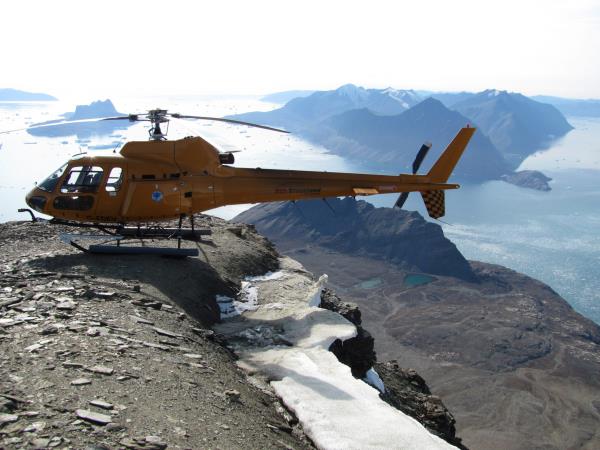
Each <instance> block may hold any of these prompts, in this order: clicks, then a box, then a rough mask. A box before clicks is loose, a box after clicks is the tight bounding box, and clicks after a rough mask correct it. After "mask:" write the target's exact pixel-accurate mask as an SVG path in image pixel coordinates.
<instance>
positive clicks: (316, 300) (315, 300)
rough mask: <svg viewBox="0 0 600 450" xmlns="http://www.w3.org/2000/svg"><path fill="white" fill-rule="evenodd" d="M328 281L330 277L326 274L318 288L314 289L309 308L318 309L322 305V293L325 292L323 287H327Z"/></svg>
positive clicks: (318, 281)
mask: <svg viewBox="0 0 600 450" xmlns="http://www.w3.org/2000/svg"><path fill="white" fill-rule="evenodd" d="M328 279H329V277H328V276H327V274H325V273H324V274H323V275H321V276H320V277H319V279H318V280H317V283H316V286H315V288H314V289H313V291H314V293H313V294H312V296H311V297H310V300H309V301H308V306H313V307H318V306H319V305H321V292H323V286H325V284H326V283H327V280H328Z"/></svg>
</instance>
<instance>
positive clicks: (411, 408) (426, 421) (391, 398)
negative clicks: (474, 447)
mask: <svg viewBox="0 0 600 450" xmlns="http://www.w3.org/2000/svg"><path fill="white" fill-rule="evenodd" d="M374 368H375V370H376V371H377V374H378V375H379V377H380V378H381V380H382V381H383V384H384V385H385V392H384V393H382V394H381V398H382V399H383V400H385V401H386V402H388V403H389V404H390V405H392V406H393V407H394V408H398V409H399V410H401V411H402V412H404V413H406V414H408V415H410V416H411V417H413V418H415V419H416V420H418V421H419V422H421V423H422V424H423V425H424V426H425V427H426V428H427V429H428V430H429V431H431V432H432V433H435V434H437V435H438V436H440V437H441V438H442V439H444V440H445V441H447V442H449V443H450V444H452V445H455V446H456V447H458V448H461V449H466V447H465V446H464V445H463V444H462V441H461V439H460V438H459V437H457V436H456V428H455V424H456V420H454V416H453V415H452V414H451V413H450V411H448V408H446V406H445V405H444V403H443V402H442V400H441V399H440V397H438V396H436V395H432V394H431V392H430V391H429V387H428V386H427V383H425V380H424V379H423V378H422V377H421V376H420V375H419V374H418V373H417V372H416V371H415V370H413V369H404V368H402V367H400V366H399V364H398V362H397V361H388V362H383V363H376V364H375V366H374Z"/></svg>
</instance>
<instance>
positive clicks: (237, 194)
mask: <svg viewBox="0 0 600 450" xmlns="http://www.w3.org/2000/svg"><path fill="white" fill-rule="evenodd" d="M463 130H466V129H463ZM473 131H474V130H473V129H471V131H469V132H468V133H466V134H467V135H468V136H467V137H466V142H465V143H464V145H466V143H467V142H468V140H469V139H470V137H471V135H472V132H473ZM461 152H462V150H461ZM229 156H231V154H229ZM228 159H229V158H225V159H224V158H223V154H220V153H219V151H218V150H217V149H216V148H215V147H214V146H212V145H211V144H210V143H209V142H207V141H206V140H204V139H202V138H200V137H190V138H185V139H179V140H173V141H167V140H160V141H159V140H152V141H133V142H128V143H126V144H125V145H124V146H123V148H122V149H121V151H120V153H119V154H114V155H109V156H92V155H88V154H83V155H80V156H77V157H74V158H72V159H70V160H69V161H68V163H67V164H66V165H65V166H63V167H61V168H60V169H59V170H58V171H57V172H55V173H54V174H52V175H51V176H50V177H48V178H47V179H46V180H44V181H43V182H41V183H40V184H39V185H38V186H36V188H34V189H33V190H32V191H31V192H30V193H29V194H28V195H27V197H26V201H27V204H28V205H29V206H30V207H31V208H33V209H35V210H36V211H38V212H40V213H43V214H47V215H50V216H52V217H55V218H59V219H63V220H70V221H76V222H92V223H132V222H133V223H142V222H151V221H159V220H164V219H171V218H176V217H181V216H182V215H191V214H194V213H197V212H202V211H206V210H209V209H213V208H216V207H219V206H224V205H232V204H243V203H259V202H272V201H283V200H299V199H307V198H326V197H335V196H360V195H373V194H384V193H395V192H396V193H397V192H410V191H437V190H445V189H455V188H458V185H456V184H447V183H446V182H445V180H432V179H431V177H430V176H429V175H397V176H391V175H373V174H353V173H335V172H312V171H296V170H272V169H261V168H252V169H251V168H237V167H232V166H230V165H228V164H227V162H231V161H230V160H228ZM231 159H232V158H231ZM440 181H441V182H440Z"/></svg>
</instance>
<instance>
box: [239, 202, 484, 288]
mask: <svg viewBox="0 0 600 450" xmlns="http://www.w3.org/2000/svg"><path fill="white" fill-rule="evenodd" d="M327 201H328V203H329V206H328V205H327V204H325V202H324V201H323V200H320V199H316V200H305V201H299V202H296V203H294V204H293V203H291V202H280V203H272V204H263V205H257V206H255V207H253V208H251V209H249V210H248V211H245V212H243V213H242V214H240V215H238V216H237V217H236V218H235V219H233V220H234V221H236V222H244V223H250V224H254V225H255V226H256V228H257V229H258V231H259V232H260V233H261V234H264V235H266V236H267V237H268V238H270V239H272V240H273V241H275V243H278V242H281V243H284V242H286V243H290V242H292V241H293V242H295V243H301V242H305V243H306V244H311V243H314V244H317V245H321V246H323V247H327V248H330V249H332V250H335V251H339V252H342V253H349V254H357V255H367V256H376V257H378V258H382V259H384V260H387V261H389V262H391V263H393V264H396V265H398V266H400V267H403V268H405V269H407V270H416V271H422V272H427V273H434V274H438V275H448V276H454V277H457V278H462V279H465V280H474V279H475V276H474V275H473V272H472V271H471V268H470V266H469V264H468V263H467V261H466V260H465V258H464V257H463V256H462V255H461V254H460V252H459V251H458V250H457V249H456V246H455V245H454V244H453V243H452V242H450V241H449V240H448V239H446V238H445V237H444V233H443V231H442V228H441V227H440V226H439V225H437V224H434V223H431V222H427V221H426V220H425V219H423V217H422V216H421V215H420V214H419V213H418V212H415V211H405V210H401V209H392V208H375V207H374V206H373V205H372V204H370V203H367V202H365V201H362V200H358V201H357V200H355V199H353V198H351V197H347V198H344V199H338V198H332V199H328V200H327ZM332 209H333V211H332Z"/></svg>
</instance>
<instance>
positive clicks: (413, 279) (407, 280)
mask: <svg viewBox="0 0 600 450" xmlns="http://www.w3.org/2000/svg"><path fill="white" fill-rule="evenodd" d="M432 281H435V277H432V276H429V275H425V274H422V273H410V274H408V275H406V276H405V277H404V282H403V285H404V286H405V287H415V286H421V285H422V284H427V283H431V282H432Z"/></svg>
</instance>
